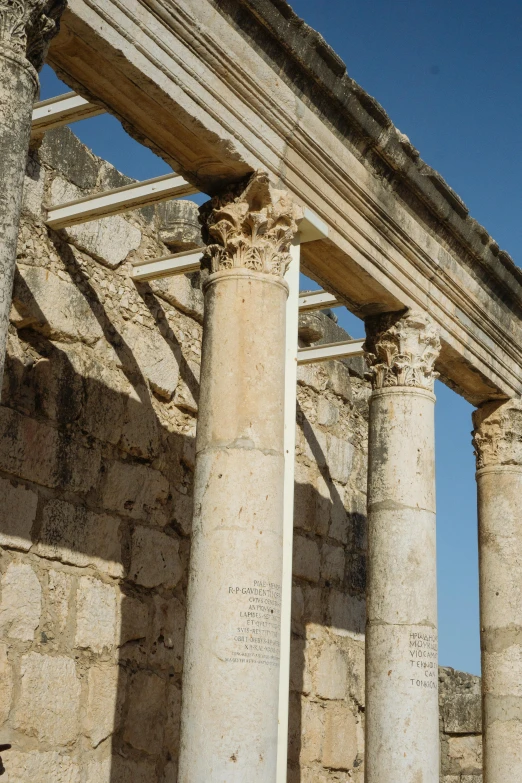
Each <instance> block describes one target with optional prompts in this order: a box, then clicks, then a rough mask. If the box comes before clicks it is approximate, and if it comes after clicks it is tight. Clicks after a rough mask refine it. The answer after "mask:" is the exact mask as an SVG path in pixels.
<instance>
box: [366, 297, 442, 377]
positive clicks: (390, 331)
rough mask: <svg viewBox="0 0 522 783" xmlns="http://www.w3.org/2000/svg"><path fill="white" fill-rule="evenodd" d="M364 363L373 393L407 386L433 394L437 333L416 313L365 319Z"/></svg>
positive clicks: (431, 323) (433, 326)
mask: <svg viewBox="0 0 522 783" xmlns="http://www.w3.org/2000/svg"><path fill="white" fill-rule="evenodd" d="M364 350H365V352H366V360H367V362H368V365H369V368H370V373H369V376H370V379H371V381H372V386H373V388H374V389H383V388H387V387H392V386H409V387H416V388H418V389H427V390H428V391H433V384H434V382H435V380H436V378H438V373H436V372H435V371H434V365H435V361H436V359H437V357H438V355H439V351H440V340H439V329H438V327H437V326H436V325H435V324H434V322H433V321H432V319H431V318H430V317H429V316H428V315H427V314H426V313H422V312H419V311H416V310H408V311H407V312H406V313H385V314H383V315H376V316H371V317H369V318H367V319H366V341H365V343H364Z"/></svg>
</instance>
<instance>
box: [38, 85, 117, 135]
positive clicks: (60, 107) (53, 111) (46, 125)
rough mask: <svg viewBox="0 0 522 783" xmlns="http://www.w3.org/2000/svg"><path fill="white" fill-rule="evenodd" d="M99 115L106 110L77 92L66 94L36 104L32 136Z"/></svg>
mask: <svg viewBox="0 0 522 783" xmlns="http://www.w3.org/2000/svg"><path fill="white" fill-rule="evenodd" d="M99 114H105V109H102V108H100V106H97V105H96V104H95V103H90V101H87V100H86V99H85V98H82V97H81V95H77V94H76V93H75V92H66V93H65V94H64V95H59V96H58V97H57V98H49V99H48V100H46V101H40V102H39V103H35V105H34V107H33V127H32V131H31V136H33V137H34V136H40V135H41V134H42V133H45V131H48V130H52V129H53V128H61V127H62V126H63V125H69V123H71V122H78V121H79V120H87V119H89V117H97V116H98V115H99Z"/></svg>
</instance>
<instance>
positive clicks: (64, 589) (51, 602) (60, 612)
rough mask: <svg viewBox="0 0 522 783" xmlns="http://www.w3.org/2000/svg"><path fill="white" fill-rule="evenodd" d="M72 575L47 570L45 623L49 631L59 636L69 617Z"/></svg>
mask: <svg viewBox="0 0 522 783" xmlns="http://www.w3.org/2000/svg"><path fill="white" fill-rule="evenodd" d="M71 590H72V577H71V575H70V574H66V573H64V572H63V571H55V570H54V569H53V568H52V569H51V570H50V571H49V582H48V595H47V612H48V617H47V623H48V624H49V627H50V629H51V632H52V633H53V634H54V635H55V636H57V637H60V636H61V634H62V633H63V632H64V630H65V626H66V625H67V620H68V617H69V601H70V598H71Z"/></svg>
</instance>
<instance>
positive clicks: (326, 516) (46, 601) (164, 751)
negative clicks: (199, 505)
mask: <svg viewBox="0 0 522 783" xmlns="http://www.w3.org/2000/svg"><path fill="white" fill-rule="evenodd" d="M53 167H54V168H53ZM57 169H59V170H58V171H57ZM57 175H59V177H60V180H61V181H62V182H63V181H64V180H65V181H67V182H69V183H70V184H71V185H72V186H74V187H75V188H80V189H81V190H82V191H83V192H85V193H88V192H94V191H97V190H99V189H101V188H103V187H117V186H119V185H122V184H125V182H127V181H128V180H127V178H124V177H122V176H121V175H120V174H119V173H118V172H116V171H115V170H114V169H112V167H110V166H109V165H108V164H105V163H102V162H101V161H99V160H98V159H96V158H95V156H92V155H91V154H90V153H89V152H88V151H86V150H85V148H84V147H83V146H82V145H81V144H80V143H78V142H77V141H76V140H74V137H72V134H70V133H69V131H63V132H62V131H61V132H53V134H48V135H47V136H46V137H45V139H44V143H43V145H42V147H41V149H40V152H39V153H36V152H35V153H32V154H31V157H30V160H29V164H28V173H27V177H26V198H25V205H24V213H23V220H22V227H21V231H20V236H19V246H18V255H19V270H20V273H19V275H17V289H16V290H17V302H16V307H15V308H14V309H13V311H12V324H11V330H10V333H9V347H8V355H7V362H6V374H5V378H4V386H3V396H2V406H1V407H0V474H1V475H0V546H1V548H2V550H1V552H2V559H1V569H0V570H1V576H0V579H2V580H4V581H5V584H6V586H7V591H5V590H2V593H0V607H1V609H0V611H1V612H2V616H3V618H4V619H5V622H4V620H2V624H1V627H0V725H1V728H2V732H3V736H7V737H8V741H10V742H12V744H13V749H12V750H11V751H8V752H7V753H5V754H2V760H3V762H4V764H5V766H6V771H7V775H8V776H9V780H10V781H11V783H12V781H13V780H14V781H16V783H27V781H35V783H129V781H132V783H173V781H175V780H176V778H177V765H178V756H179V736H180V711H181V675H182V670H183V652H184V638H185V617H186V598H185V590H186V579H187V561H188V551H189V544H190V540H189V536H190V531H191V525H192V506H193V471H194V461H195V446H194V436H195V423H196V416H195V414H196V413H197V407H198V402H199V401H198V385H199V367H200V358H201V320H202V315H203V308H202V294H201V288H200V276H199V274H198V275H191V276H183V277H182V278H173V279H172V280H171V281H158V282H156V283H154V284H151V285H150V286H141V287H138V286H135V285H134V284H133V283H132V282H131V281H130V279H129V270H130V260H131V258H132V257H142V258H152V257H156V256H159V255H165V254H167V253H168V252H169V249H170V248H169V247H167V246H166V245H165V244H163V243H162V242H160V241H158V237H159V236H161V230H162V229H161V226H162V222H161V220H160V219H159V217H160V215H158V214H156V213H155V212H154V211H153V212H152V215H151V214H150V211H149V212H148V213H146V214H143V213H142V212H136V213H131V214H129V215H125V217H124V220H125V222H126V223H127V225H128V226H129V227H132V228H133V229H136V230H138V231H139V232H140V235H141V240H140V244H139V248H138V249H137V250H136V251H133V252H132V253H131V255H130V256H129V257H128V258H127V259H126V260H124V261H122V262H121V263H120V264H119V265H118V266H117V267H115V268H111V265H110V264H111V262H110V259H109V258H101V257H96V253H97V252H104V253H105V252H108V251H107V247H106V246H104V248H105V249H101V250H100V248H99V250H98V251H93V249H91V250H90V251H87V250H80V249H79V243H78V242H77V240H75V239H73V238H72V236H68V235H66V234H62V233H55V232H52V231H51V232H48V231H47V229H46V228H45V227H44V226H43V223H42V216H43V215H44V214H45V211H44V210H43V209H42V199H44V200H45V202H46V203H49V201H50V200H51V199H50V193H51V187H52V182H53V180H54V179H55V178H56V177H57ZM100 223H101V221H93V226H92V227H93V230H95V231H98V228H96V224H98V226H99V224H100ZM132 233H133V232H131V234H132ZM97 235H98V234H97ZM171 239H173V241H175V237H174V238H172V237H171ZM169 241H170V240H169ZM180 241H181V242H183V241H185V239H184V237H183V236H182V237H181V239H180ZM122 252H123V251H122ZM125 252H127V251H125ZM93 253H94V254H93ZM160 283H161V284H160ZM138 289H139V290H138ZM71 303H72V304H73V305H74V306H70V304H71ZM18 308H20V309H18ZM24 308H25V310H24ZM314 320H315V328H316V329H318V330H319V331H320V332H321V333H322V334H323V337H322V338H321V340H324V341H326V342H328V341H331V340H332V339H334V340H335V339H343V338H345V335H344V334H343V333H341V332H339V331H337V329H338V327H336V325H335V323H334V322H333V321H332V319H331V318H327V316H326V315H324V314H317V317H316V318H315V319H314ZM129 325H132V329H131V330H129ZM332 329H334V331H332ZM130 333H132V335H133V336H131V338H129V334H130ZM125 335H127V338H126V337H125ZM140 335H141V336H140ZM131 343H132V344H131ZM144 345H146V346H148V348H147V350H149V351H151V350H155V351H156V350H157V351H158V354H157V355H158V356H161V357H163V359H162V362H160V364H159V368H158V363H157V362H154V361H152V359H154V357H152V356H151V355H146V351H145V352H144V351H143V350H142V351H141V353H140V348H142V346H144ZM160 346H163V348H160ZM173 348H174V349H175V350H173ZM154 373H157V374H156V375H154ZM176 373H177V375H176ZM362 376H363V373H362V370H361V368H360V366H358V365H356V364H355V363H354V362H329V363H327V364H325V365H316V366H314V367H302V368H300V369H299V385H298V413H297V422H298V431H297V435H298V437H297V448H296V457H297V466H296V485H295V490H296V493H295V538H296V551H297V552H298V553H301V554H299V556H298V557H297V558H296V571H295V574H294V588H293V601H292V667H291V689H290V741H289V751H290V752H289V775H288V780H289V783H347V782H348V781H352V782H353V781H355V783H362V776H363V773H364V763H363V762H364V743H363V722H364V622H365V603H364V585H365V575H366V568H365V551H366V545H367V544H366V450H367V410H368V394H369V390H368V385H367V383H366V382H365V381H364V379H363V377H362ZM176 377H177V383H176V386H175V388H174V379H175V378H176ZM154 383H156V388H154ZM21 576H23V577H24V578H23V579H20V578H19V577H21ZM4 581H2V584H1V586H2V588H3V587H4ZM16 634H18V636H17V635H16ZM21 637H25V638H21ZM459 676H460V675H455V677H456V678H457V680H458V677H459ZM477 687H478V685H477V683H476V681H474V684H473V688H472V691H473V693H475V691H476V689H477ZM443 692H444V688H443V685H442V681H441V698H442V694H443ZM468 696H469V693H468V691H467V690H466V689H465V688H464V686H463V689H461V688H460V686H459V687H456V686H455V688H453V686H452V687H451V688H448V694H447V698H446V700H445V701H444V703H443V706H442V707H441V710H442V712H441V714H442V715H443V716H444V721H445V722H446V723H445V725H443V726H442V731H443V735H444V736H446V737H447V742H446V743H445V740H444V736H443V742H442V748H443V760H442V764H443V770H445V773H444V774H445V778H446V779H444V778H443V780H444V783H479V780H480V778H479V777H478V776H477V775H475V774H473V773H471V772H469V771H467V770H469V769H470V768H471V767H470V764H474V763H475V761H476V758H478V757H477V756H476V755H475V756H474V753H475V750H476V746H474V744H473V742H475V743H476V742H477V739H476V738H477V736H478V734H477V733H476V727H477V719H478V718H477V715H478V713H477V706H476V700H475V701H474V697H473V698H468ZM463 704H465V707H464V706H462V705H463ZM455 705H456V706H455ZM463 714H465V715H466V716H467V717H466V718H465V720H464V719H463V718H461V717H459V716H461V715H463ZM2 721H4V722H3V725H2V723H1V722H2ZM444 732H445V733H444ZM462 737H464V738H465V739H466V738H468V737H472V738H474V739H473V741H471V740H469V741H468V740H467V739H466V742H465V743H464V744H461V745H460V746H459V745H458V743H456V742H452V743H451V752H450V742H449V739H455V738H462ZM444 749H445V750H444ZM444 754H445V755H444ZM474 759H475V760H474ZM461 761H462V763H461Z"/></svg>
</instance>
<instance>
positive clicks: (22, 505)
mask: <svg viewBox="0 0 522 783" xmlns="http://www.w3.org/2000/svg"><path fill="white" fill-rule="evenodd" d="M37 504H38V495H37V494H36V493H35V492H33V491H31V490H30V489H27V488H26V487H23V486H21V485H19V484H15V483H14V482H11V481H8V480H6V479H0V508H1V509H2V521H1V523H0V546H5V547H8V548H12V549H21V550H23V551H24V552H27V551H28V550H29V549H30V548H31V543H32V542H31V529H32V526H33V523H34V520H35V517H36V506H37Z"/></svg>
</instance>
